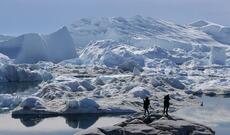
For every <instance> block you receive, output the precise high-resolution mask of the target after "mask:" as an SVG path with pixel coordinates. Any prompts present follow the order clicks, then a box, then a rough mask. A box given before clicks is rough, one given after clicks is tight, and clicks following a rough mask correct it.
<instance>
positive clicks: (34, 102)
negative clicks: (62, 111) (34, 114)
mask: <svg viewBox="0 0 230 135" xmlns="http://www.w3.org/2000/svg"><path fill="white" fill-rule="evenodd" d="M20 106H21V107H22V108H23V109H45V108H46V107H45V105H44V102H43V101H42V99H41V98H38V97H28V98H26V99H25V100H23V101H22V103H21V105H20Z"/></svg>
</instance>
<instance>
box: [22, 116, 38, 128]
mask: <svg viewBox="0 0 230 135" xmlns="http://www.w3.org/2000/svg"><path fill="white" fill-rule="evenodd" d="M20 121H21V123H22V124H23V125H24V126H26V127H33V126H35V125H37V124H38V123H39V122H41V121H42V118H29V117H28V118H27V117H25V118H20Z"/></svg>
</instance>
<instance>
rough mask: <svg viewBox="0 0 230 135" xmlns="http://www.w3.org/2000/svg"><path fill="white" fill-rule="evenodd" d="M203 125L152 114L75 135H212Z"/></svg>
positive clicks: (210, 130)
mask: <svg viewBox="0 0 230 135" xmlns="http://www.w3.org/2000/svg"><path fill="white" fill-rule="evenodd" d="M214 134H215V132H214V131H213V130H212V129H210V128H208V127H206V126H203V125H200V124H197V123H193V122H189V121H186V120H184V119H181V118H176V117H174V116H169V117H162V116H161V115H158V114H154V115H151V116H150V117H148V118H145V117H137V118H131V119H128V120H126V121H124V122H122V123H120V124H117V125H114V126H110V127H102V128H97V129H87V130H82V131H80V132H78V133H76V134H75V135H214Z"/></svg>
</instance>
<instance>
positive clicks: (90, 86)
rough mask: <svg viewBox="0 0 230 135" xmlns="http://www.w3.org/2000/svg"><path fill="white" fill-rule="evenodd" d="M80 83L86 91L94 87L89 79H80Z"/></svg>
mask: <svg viewBox="0 0 230 135" xmlns="http://www.w3.org/2000/svg"><path fill="white" fill-rule="evenodd" d="M80 84H81V85H82V86H83V87H84V88H85V89H86V90H88V91H91V90H94V89H95V86H93V85H92V84H91V82H90V81H89V80H84V81H81V82H80Z"/></svg>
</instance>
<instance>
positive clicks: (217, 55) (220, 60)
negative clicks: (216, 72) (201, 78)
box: [210, 46, 226, 65]
mask: <svg viewBox="0 0 230 135" xmlns="http://www.w3.org/2000/svg"><path fill="white" fill-rule="evenodd" d="M225 60H226V55H225V48H223V47H214V46H213V47H212V50H211V56H210V63H211V64H218V65H224V64H225Z"/></svg>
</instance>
